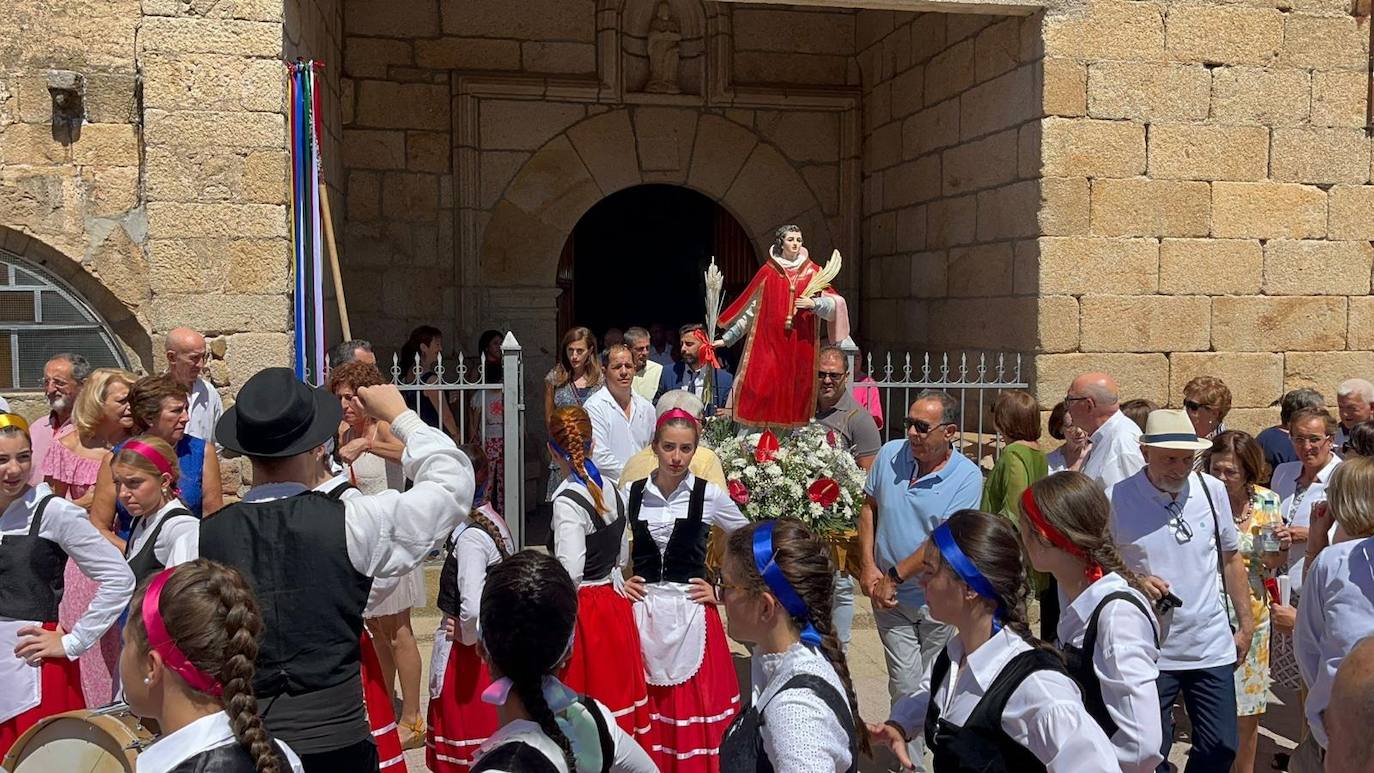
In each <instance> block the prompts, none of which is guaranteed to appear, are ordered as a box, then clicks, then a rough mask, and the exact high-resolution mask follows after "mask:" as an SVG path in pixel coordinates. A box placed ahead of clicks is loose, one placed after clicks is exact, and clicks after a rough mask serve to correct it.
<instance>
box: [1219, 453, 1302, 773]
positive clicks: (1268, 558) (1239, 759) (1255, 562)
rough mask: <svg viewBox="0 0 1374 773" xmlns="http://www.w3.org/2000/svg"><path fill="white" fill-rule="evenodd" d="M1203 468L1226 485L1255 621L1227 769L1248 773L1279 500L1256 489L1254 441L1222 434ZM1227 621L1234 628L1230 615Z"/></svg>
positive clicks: (1260, 461)
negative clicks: (1235, 747) (1234, 742)
mask: <svg viewBox="0 0 1374 773" xmlns="http://www.w3.org/2000/svg"><path fill="white" fill-rule="evenodd" d="M1204 464H1205V466H1206V469H1207V471H1208V472H1210V473H1211V474H1212V475H1213V476H1215V477H1217V478H1218V479H1220V480H1221V482H1222V483H1225V484H1226V493H1227V495H1228V496H1229V497H1230V500H1231V514H1232V517H1233V518H1234V519H1235V522H1236V531H1237V532H1238V533H1239V536H1240V552H1241V555H1242V556H1243V557H1244V558H1245V566H1246V569H1247V571H1248V574H1249V577H1250V610H1251V613H1252V614H1253V615H1254V616H1255V635H1254V638H1253V639H1251V641H1250V652H1249V654H1248V655H1246V657H1245V661H1244V662H1243V663H1241V664H1240V667H1239V668H1237V669H1236V713H1237V714H1238V715H1239V717H1238V725H1239V731H1240V747H1239V749H1238V750H1237V751H1236V760H1235V764H1234V765H1233V766H1232V768H1231V770H1232V771H1237V772H1239V771H1245V772H1246V773H1249V771H1252V770H1254V769H1255V751H1256V748H1257V744H1258V743H1259V724H1260V718H1261V717H1263V716H1264V710H1265V704H1266V696H1267V695H1268V691H1269V595H1268V592H1267V591H1266V590H1265V588H1264V581H1265V580H1266V579H1269V578H1272V577H1273V576H1274V570H1275V569H1276V568H1278V566H1279V565H1280V564H1281V563H1282V562H1283V552H1282V548H1283V547H1286V546H1285V545H1281V543H1280V541H1279V539H1278V537H1277V536H1274V530H1275V529H1276V528H1277V527H1279V526H1282V525H1283V520H1282V518H1281V517H1280V515H1279V495H1278V494H1275V493H1274V492H1272V491H1270V490H1269V489H1267V488H1264V487H1263V486H1260V485H1258V484H1257V481H1259V480H1261V479H1263V477H1264V474H1265V472H1266V469H1265V466H1266V465H1265V462H1264V450H1263V449H1261V448H1260V445H1259V443H1257V442H1256V441H1255V439H1254V438H1253V437H1251V436H1250V435H1248V434H1246V433H1244V432H1238V431H1234V430H1227V431H1224V432H1222V433H1221V434H1219V435H1217V436H1216V438H1215V439H1214V440H1213V441H1212V448H1211V450H1209V451H1208V452H1207V453H1206V456H1205V459H1204ZM1266 543H1268V544H1267V545H1266ZM1266 547H1268V548H1270V549H1268V550H1266ZM1222 595H1223V596H1225V593H1224V592H1223V594H1222ZM1228 610H1229V606H1228ZM1231 620H1232V624H1233V625H1234V622H1235V613H1234V612H1232V613H1231Z"/></svg>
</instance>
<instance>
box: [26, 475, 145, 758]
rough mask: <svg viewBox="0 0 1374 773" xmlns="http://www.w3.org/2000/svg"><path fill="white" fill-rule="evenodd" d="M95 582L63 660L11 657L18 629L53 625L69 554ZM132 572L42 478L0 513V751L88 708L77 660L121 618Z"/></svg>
mask: <svg viewBox="0 0 1374 773" xmlns="http://www.w3.org/2000/svg"><path fill="white" fill-rule="evenodd" d="M68 557H70V558H71V559H72V560H73V561H75V562H76V565H77V566H78V567H79V568H80V569H81V571H82V573H83V574H85V575H86V576H87V577H90V578H91V579H92V580H94V581H96V582H97V583H99V584H100V588H99V590H97V591H96V594H95V598H94V599H93V600H92V601H91V604H90V606H89V607H87V609H86V612H85V614H83V615H82V616H81V618H80V619H79V620H78V621H77V623H76V625H75V626H74V627H73V628H72V630H71V631H70V632H69V633H66V634H64V635H63V636H62V648H63V650H65V651H66V653H67V657H66V658H45V659H43V662H42V663H41V664H36V663H35V664H30V663H26V662H25V661H23V660H20V659H19V658H18V657H16V656H15V654H14V650H15V647H16V646H17V645H18V644H19V641H20V638H21V637H20V636H19V631H20V629H23V628H27V627H30V626H38V627H41V628H44V629H46V630H49V631H54V630H58V626H57V607H58V604H59V602H60V601H61V599H62V587H63V584H62V574H63V569H64V568H65V567H66V564H67V558H68ZM133 591H134V576H133V573H132V572H131V571H130V570H129V565H128V564H126V563H125V562H124V557H123V556H121V555H120V554H119V550H117V549H116V548H115V546H114V545H112V544H110V542H109V541H108V540H106V539H105V538H104V537H103V536H101V534H100V532H98V531H96V528H95V527H94V526H92V525H91V522H90V519H89V518H87V517H86V511H85V510H83V509H81V508H80V507H77V506H76V505H74V504H72V503H71V502H68V501H67V500H65V499H62V498H61V497H56V496H54V495H53V493H52V490H51V489H49V488H48V486H47V484H45V483H40V484H38V485H37V486H34V487H32V488H29V489H28V490H26V491H25V492H24V494H23V496H21V497H20V498H18V499H16V500H14V502H13V503H11V504H10V506H9V507H8V508H6V509H5V511H4V512H3V513H0V755H3V754H4V753H5V752H6V751H8V750H9V748H10V746H11V745H13V744H14V742H15V740H16V739H17V738H18V737H19V736H20V735H21V734H22V733H23V732H24V731H25V730H27V729H29V728H30V727H32V726H33V725H34V724H35V723H37V722H38V721H39V720H41V719H43V718H45V717H49V716H52V715H53V714H60V713H62V712H64V711H73V710H75V709H81V708H85V707H86V701H85V699H84V698H83V697H82V694H81V670H80V667H79V666H78V665H77V662H76V658H77V657H78V656H80V655H81V653H83V652H85V651H86V650H88V649H90V648H91V647H92V646H93V645H94V644H95V643H96V642H97V641H98V640H99V639H100V637H101V635H102V634H104V633H105V631H106V630H107V629H108V628H109V627H110V626H111V625H112V624H113V623H114V621H115V619H116V618H118V617H119V613H120V612H121V611H122V610H123V609H124V607H125V606H126V605H127V604H128V603H129V598H130V597H131V596H132V595H133Z"/></svg>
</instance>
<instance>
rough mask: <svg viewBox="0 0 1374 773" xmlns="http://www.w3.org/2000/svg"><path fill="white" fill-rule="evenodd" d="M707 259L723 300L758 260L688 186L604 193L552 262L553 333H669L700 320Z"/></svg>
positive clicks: (725, 217)
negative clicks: (656, 329) (658, 329)
mask: <svg viewBox="0 0 1374 773" xmlns="http://www.w3.org/2000/svg"><path fill="white" fill-rule="evenodd" d="M713 255H714V256H715V259H716V265H717V266H718V267H719V268H720V270H721V272H722V273H724V274H725V298H726V302H727V303H728V302H730V301H732V300H734V299H735V298H736V297H737V296H738V295H739V293H740V292H741V291H742V290H743V289H744V287H745V285H747V284H748V282H749V280H750V279H751V278H752V277H753V275H754V271H755V270H756V269H757V268H758V265H759V261H758V258H757V257H756V256H755V255H754V248H753V245H752V243H751V242H750V240H749V235H748V234H747V233H745V231H744V229H743V228H742V227H741V226H740V224H739V222H738V221H736V220H735V218H734V216H733V215H731V214H730V213H729V212H727V211H726V210H725V208H724V207H722V206H720V204H718V203H716V202H715V201H714V200H713V199H710V198H708V197H706V196H704V195H702V194H700V193H697V192H696V191H694V190H691V189H689V188H680V187H678V186H675V185H638V186H635V187H633V188H627V189H625V190H623V191H618V192H616V193H613V194H611V195H610V196H607V197H606V198H604V199H602V200H601V201H600V202H597V204H596V205H595V206H593V207H592V208H591V209H589V210H587V213H586V214H585V215H583V216H582V219H581V220H579V221H578V223H577V226H576V227H574V228H573V232H572V234H571V235H570V236H569V237H568V241H567V243H566V244H565V245H564V247H563V255H562V257H561V259H560V260H559V267H558V286H559V288H560V289H561V290H562V291H563V293H562V295H561V296H560V297H559V309H558V311H559V314H558V316H559V320H558V322H559V331H560V333H561V331H563V330H567V329H568V328H569V327H572V326H574V325H585V326H587V327H589V328H591V329H592V331H593V332H594V333H595V334H596V336H597V339H598V341H599V340H601V338H602V337H603V335H604V333H605V332H606V330H607V329H608V328H611V327H617V328H620V329H621V330H624V329H625V328H627V327H630V326H631V325H639V326H642V327H646V328H647V327H648V326H649V325H651V324H653V323H655V322H657V323H659V324H662V325H664V326H665V327H667V328H669V329H670V330H675V329H676V328H677V327H678V326H680V325H682V324H685V323H687V322H700V321H702V316H703V314H704V313H705V311H704V310H705V297H706V286H705V280H704V279H703V274H704V273H705V271H706V267H707V266H708V265H710V263H711V256H713Z"/></svg>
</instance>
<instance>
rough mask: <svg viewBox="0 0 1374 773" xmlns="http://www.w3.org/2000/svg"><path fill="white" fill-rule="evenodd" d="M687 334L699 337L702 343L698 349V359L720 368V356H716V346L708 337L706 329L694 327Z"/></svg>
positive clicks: (698, 340)
mask: <svg viewBox="0 0 1374 773" xmlns="http://www.w3.org/2000/svg"><path fill="white" fill-rule="evenodd" d="M687 335H689V336H691V337H693V338H695V339H697V342H698V343H700V344H701V348H700V349H698V350H697V359H698V360H700V361H701V362H703V363H705V364H707V365H710V366H711V367H713V368H719V367H720V358H719V357H717V356H716V347H715V346H714V345H713V344H712V343H711V339H709V338H707V337H706V333H705V331H703V330H702V329H701V328H699V327H697V328H692V330H691V331H690V332H688V333H687Z"/></svg>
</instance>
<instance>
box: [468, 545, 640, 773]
mask: <svg viewBox="0 0 1374 773" xmlns="http://www.w3.org/2000/svg"><path fill="white" fill-rule="evenodd" d="M576 619H577V586H575V585H574V584H573V582H572V578H571V577H569V576H568V573H567V572H565V571H563V567H562V566H561V565H560V564H559V563H558V561H557V560H556V559H554V558H553V557H551V556H547V555H544V554H543V553H537V552H535V551H532V550H525V551H522V552H520V553H516V554H515V555H513V556H511V557H510V558H508V559H506V560H505V561H502V562H501V563H499V564H497V565H496V566H494V567H492V569H491V572H490V574H489V575H488V576H487V583H486V587H485V588H484V589H483V590H482V612H481V622H482V624H481V628H480V630H481V634H480V639H479V641H478V644H477V650H478V652H479V653H480V654H481V656H482V659H483V660H484V661H486V663H487V667H488V669H490V672H491V676H492V677H493V678H494V679H495V681H494V682H492V684H491V686H490V687H488V688H487V689H486V691H485V692H483V694H482V700H483V701H486V702H487V703H490V704H493V705H495V706H496V707H497V708H496V711H497V714H498V716H499V717H500V723H501V727H500V729H498V730H497V731H496V733H495V734H494V735H492V736H491V737H490V738H488V739H487V741H486V743H483V744H482V745H481V747H480V748H479V749H478V750H477V762H476V764H475V765H474V766H473V767H472V771H473V773H485V772H488V771H489V772H490V773H602V772H603V771H610V773H654V772H655V771H657V770H658V768H656V767H654V763H653V762H652V761H651V760H650V759H649V755H648V754H646V753H645V752H644V750H643V749H642V748H640V746H639V744H637V743H635V741H634V739H633V738H632V737H631V736H630V735H629V734H628V733H626V732H625V731H624V730H622V729H620V726H619V725H617V724H616V722H615V718H614V717H613V716H611V711H610V709H608V708H606V706H605V705H604V704H602V703H601V702H600V701H597V700H595V699H592V698H588V697H586V696H579V695H578V694H577V693H575V692H573V691H572V690H570V689H568V687H567V686H566V685H564V684H563V683H562V682H560V681H559V680H558V678H557V677H556V676H554V674H556V673H558V670H559V668H560V667H561V666H562V665H563V664H564V663H565V662H566V661H567V659H568V654H569V652H570V651H571V650H572V648H573V628H574V624H575V622H576Z"/></svg>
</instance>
